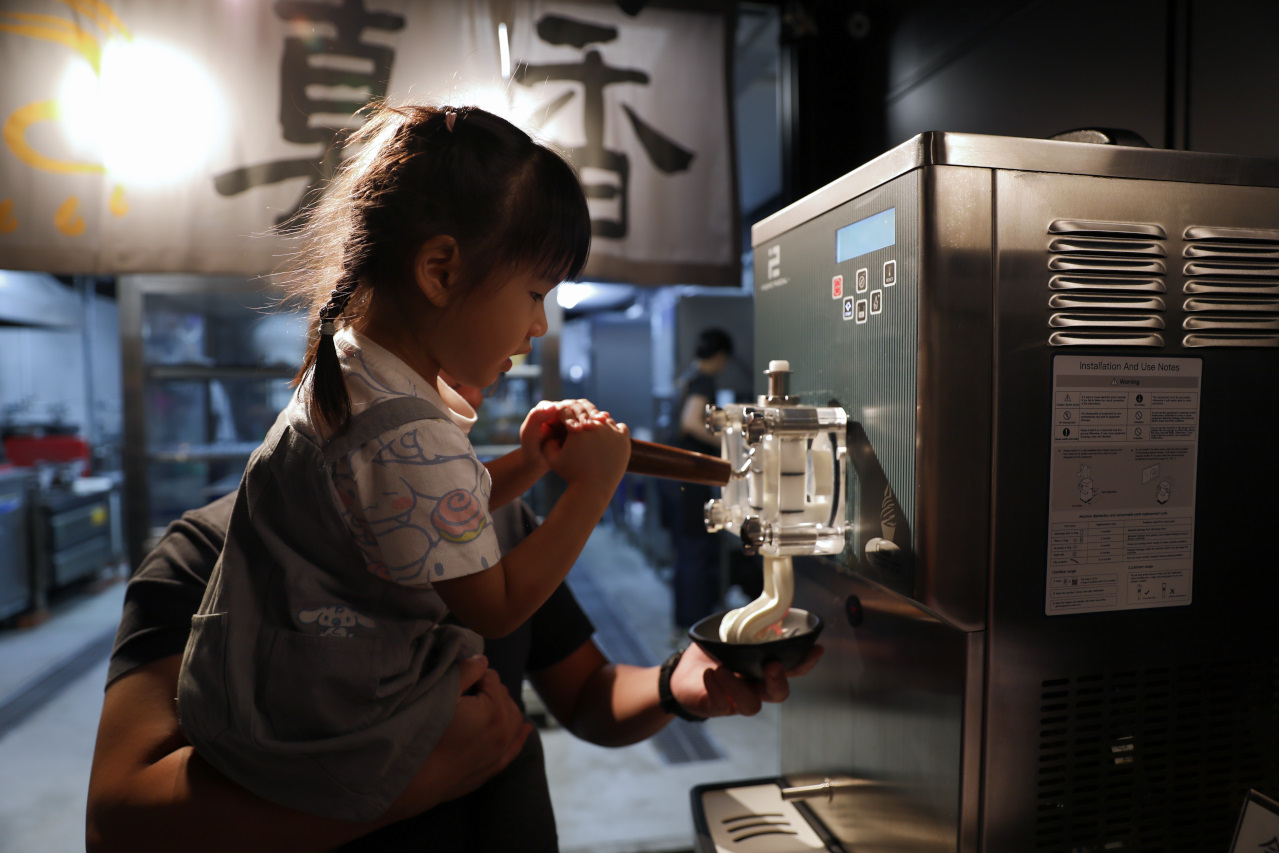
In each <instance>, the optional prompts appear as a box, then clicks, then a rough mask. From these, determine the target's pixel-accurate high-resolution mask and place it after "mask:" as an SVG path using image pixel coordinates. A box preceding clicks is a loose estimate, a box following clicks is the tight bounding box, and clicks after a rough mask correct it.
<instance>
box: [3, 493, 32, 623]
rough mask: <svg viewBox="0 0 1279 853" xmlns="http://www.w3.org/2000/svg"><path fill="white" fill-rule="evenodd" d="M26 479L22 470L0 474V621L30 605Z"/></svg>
mask: <svg viewBox="0 0 1279 853" xmlns="http://www.w3.org/2000/svg"><path fill="white" fill-rule="evenodd" d="M29 480H30V476H29V475H28V474H27V473H26V472H23V471H7V472H0V619H8V618H9V617H10V616H13V615H14V614H16V613H21V612H22V611H24V610H26V609H27V608H28V606H30V603H31V571H30V568H29V564H28V562H27V551H28V548H27V490H28V483H29Z"/></svg>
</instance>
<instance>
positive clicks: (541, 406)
mask: <svg viewBox="0 0 1279 853" xmlns="http://www.w3.org/2000/svg"><path fill="white" fill-rule="evenodd" d="M611 420H612V419H611V418H609V416H608V412H601V411H600V410H599V409H597V408H595V404H594V403H592V402H591V401H590V400H559V401H555V402H553V401H550V400H543V401H542V402H540V403H538V404H537V405H536V406H534V407H533V409H532V410H531V411H530V412H529V413H528V416H527V417H526V418H524V423H523V424H521V425H520V447H521V448H522V450H523V451H524V459H525V461H527V462H528V463H529V464H532V465H542V466H549V464H550V459H549V457H548V455H547V452H546V447H547V445H548V444H550V445H552V448H551V451H552V452H555V451H557V450H560V449H562V448H563V446H564V440H565V439H566V438H567V437H568V435H569V433H573V432H581V431H582V430H583V429H587V428H588V427H590V426H592V425H594V424H598V423H604V422H611Z"/></svg>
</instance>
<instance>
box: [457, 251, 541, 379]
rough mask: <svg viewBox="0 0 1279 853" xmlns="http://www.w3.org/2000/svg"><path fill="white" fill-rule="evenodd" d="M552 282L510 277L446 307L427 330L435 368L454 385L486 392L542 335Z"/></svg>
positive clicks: (520, 275)
mask: <svg viewBox="0 0 1279 853" xmlns="http://www.w3.org/2000/svg"><path fill="white" fill-rule="evenodd" d="M556 284H558V282H556V281H551V280H548V279H543V278H538V277H537V276H535V275H532V274H530V273H525V272H521V273H515V274H512V275H510V276H509V277H507V278H506V279H505V281H503V282H502V283H500V284H496V285H488V286H482V287H480V288H478V289H477V290H476V291H473V292H472V293H470V294H468V295H467V296H465V297H463V298H461V299H459V300H458V301H457V302H455V303H452V304H450V305H449V306H448V307H447V308H445V310H444V316H443V317H442V318H441V322H440V323H438V324H436V326H435V329H434V331H433V332H432V338H434V341H433V344H434V348H435V350H436V352H437V353H438V354H439V359H438V360H439V366H440V367H441V368H442V369H443V370H445V371H446V372H447V373H449V374H450V375H451V376H452V377H453V378H454V379H455V380H456V381H457V382H460V383H462V384H464V385H471V386H474V387H476V388H487V387H488V386H490V385H492V384H493V383H494V382H496V381H497V379H498V376H499V375H501V374H502V373H505V372H506V371H508V370H510V369H511V356H513V355H518V354H520V353H527V352H528V351H529V350H531V349H532V348H533V343H532V341H533V338H538V337H541V336H542V335H544V334H546V310H545V306H544V304H543V301H544V300H545V299H546V297H547V295H548V294H550V292H551V289H552V288H553V287H555V285H556Z"/></svg>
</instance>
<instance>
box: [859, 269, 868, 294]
mask: <svg viewBox="0 0 1279 853" xmlns="http://www.w3.org/2000/svg"><path fill="white" fill-rule="evenodd" d="M869 289H870V270H868V269H866V268H865V267H863V268H861V269H859V270H858V271H857V292H858V293H865V292H866V291H867V290H869Z"/></svg>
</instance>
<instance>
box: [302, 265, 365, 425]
mask: <svg viewBox="0 0 1279 853" xmlns="http://www.w3.org/2000/svg"><path fill="white" fill-rule="evenodd" d="M359 286H360V276H359V273H358V272H357V271H356V270H355V269H354V268H353V267H351V266H350V265H347V266H344V267H343V269H342V277H341V278H340V279H339V280H338V282H337V285H336V286H335V287H334V288H333V290H332V291H330V292H329V301H328V302H326V303H324V307H323V308H321V309H320V336H319V340H318V341H316V344H315V359H314V362H313V364H312V370H311V400H312V403H313V404H314V406H315V411H316V413H317V414H318V415H319V416H320V419H321V420H322V421H324V424H325V426H326V427H328V431H329V435H330V436H334V435H337V434H338V433H340V432H342V431H343V430H344V429H346V425H347V423H348V422H349V421H350V420H351V397H350V395H349V394H348V393H347V391H346V382H345V381H344V380H343V378H342V363H341V362H340V361H338V352H337V344H336V343H335V342H334V340H333V335H334V332H335V331H336V321H337V320H338V319H339V318H340V317H341V316H342V314H343V312H345V310H346V304H347V303H348V302H349V301H350V300H351V297H352V296H353V295H354V294H355V291H356V290H357V289H358V288H359Z"/></svg>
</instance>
